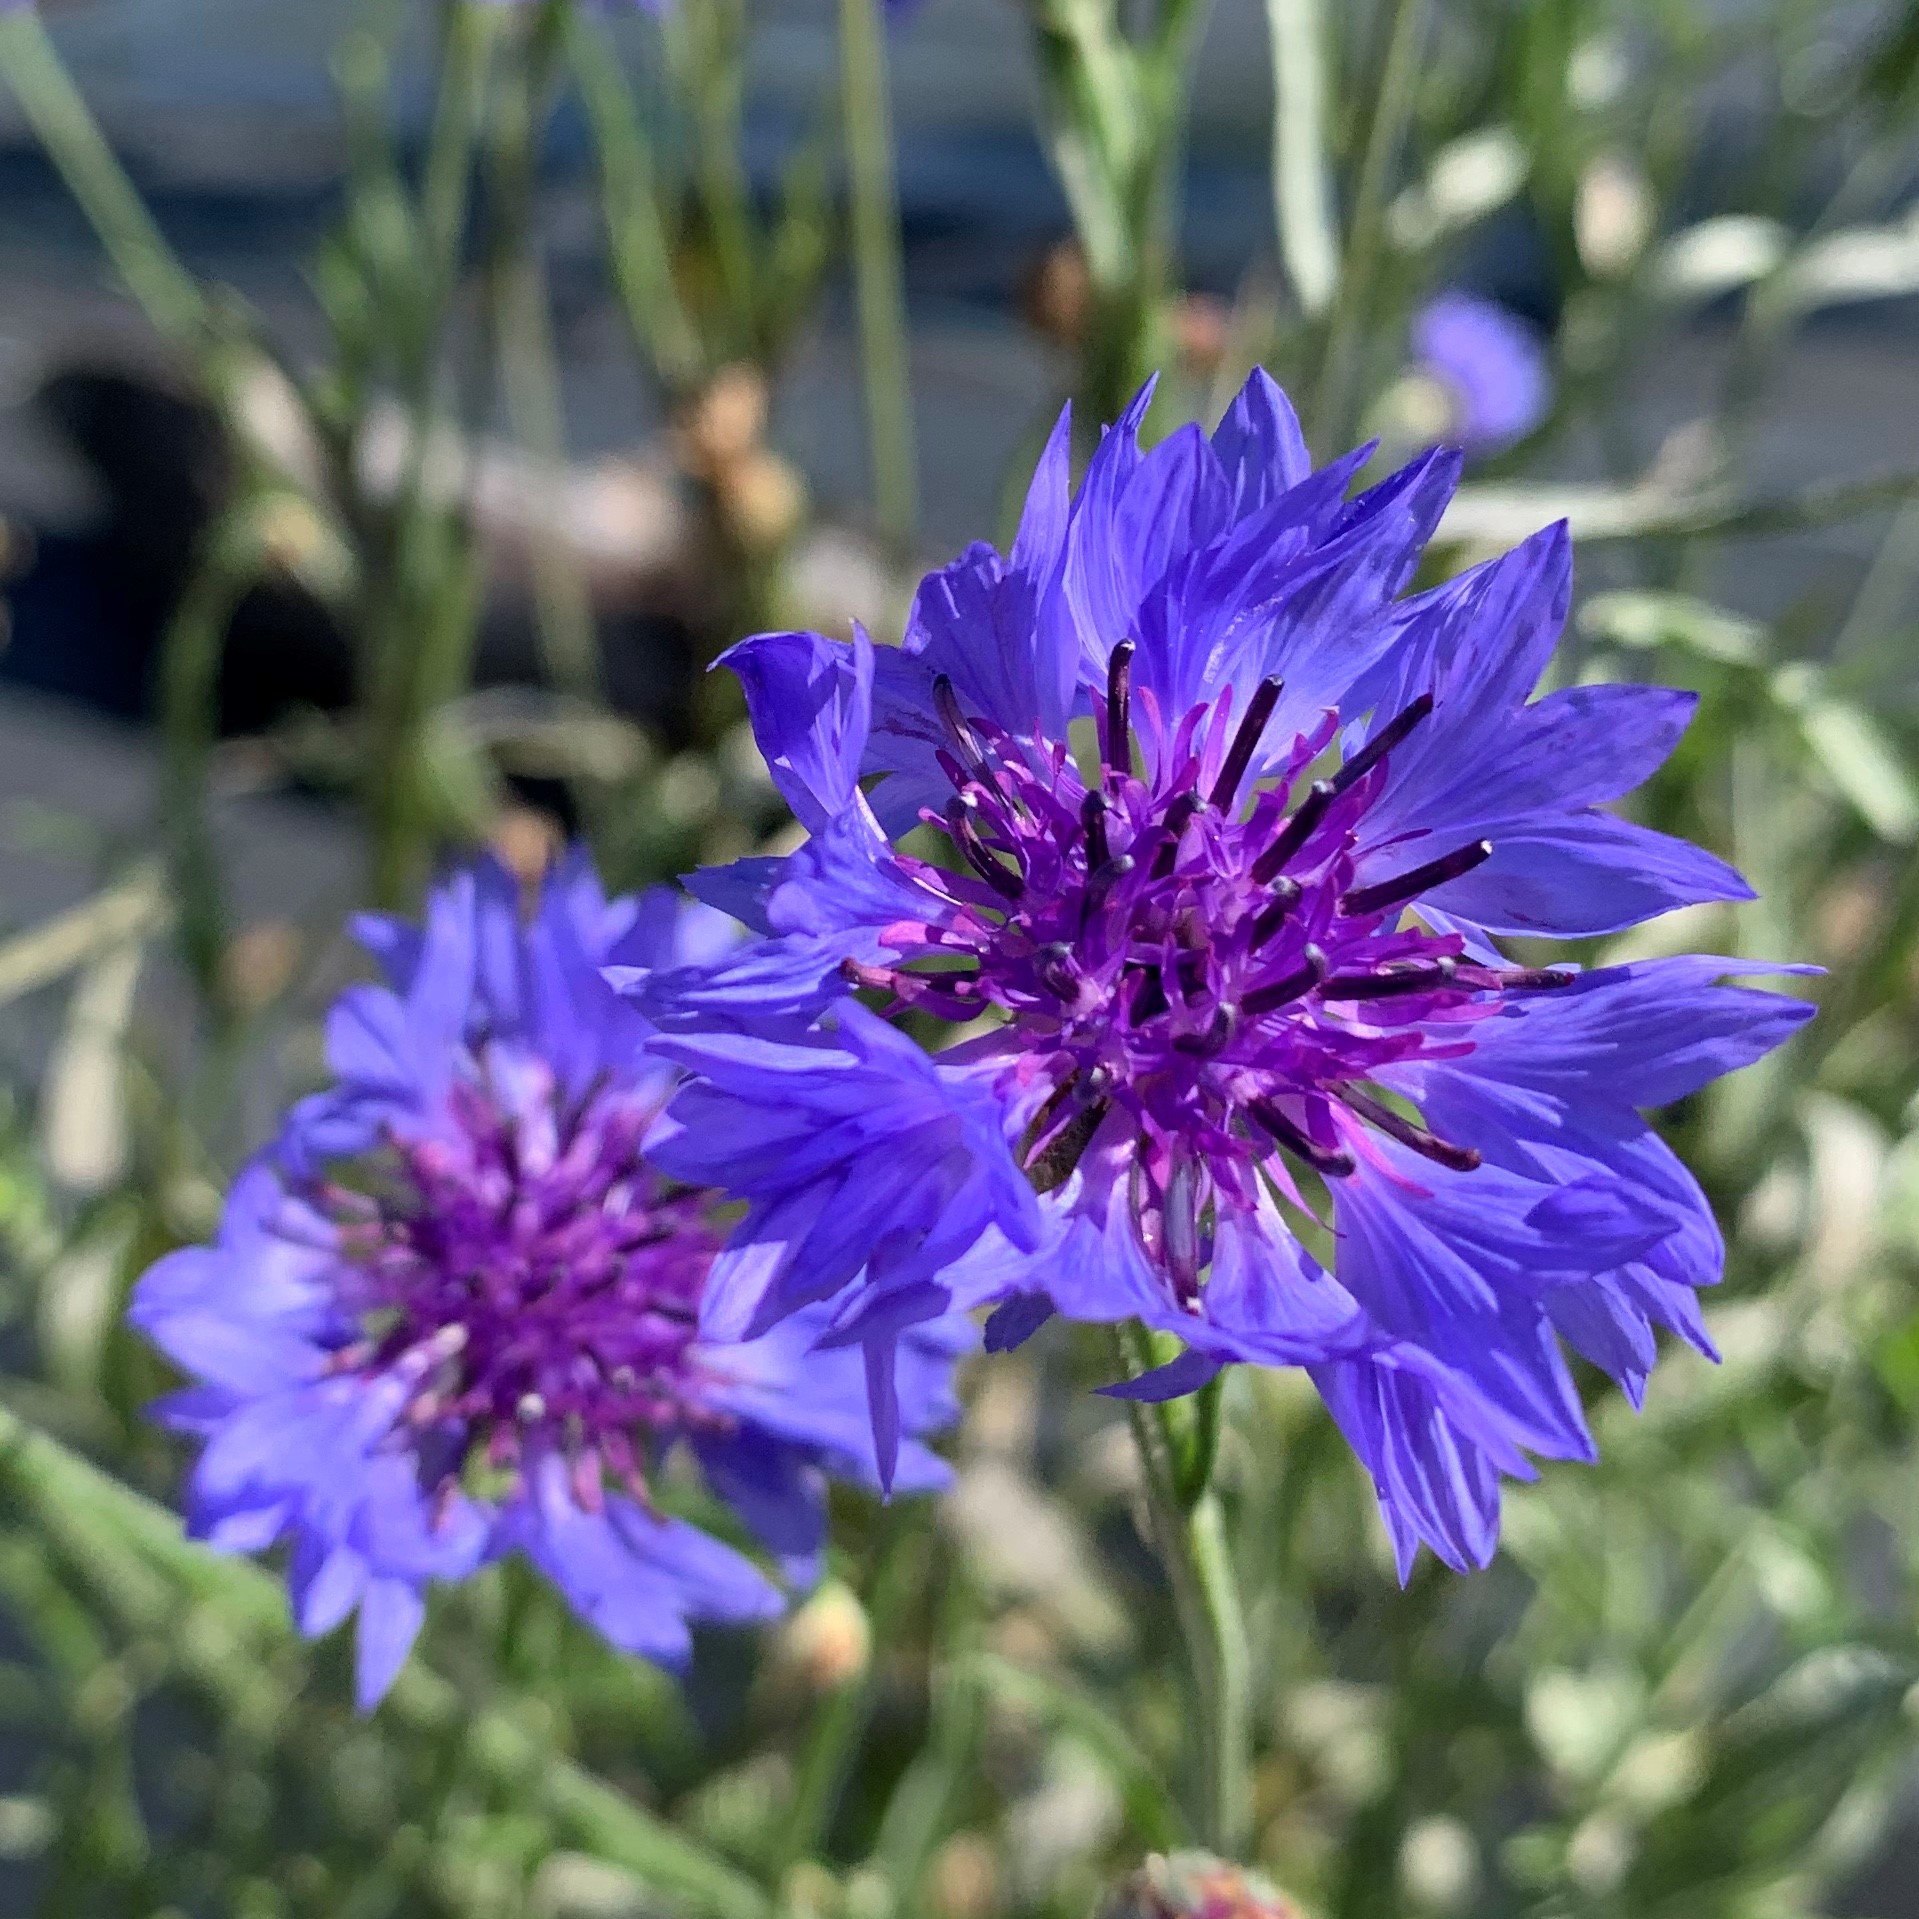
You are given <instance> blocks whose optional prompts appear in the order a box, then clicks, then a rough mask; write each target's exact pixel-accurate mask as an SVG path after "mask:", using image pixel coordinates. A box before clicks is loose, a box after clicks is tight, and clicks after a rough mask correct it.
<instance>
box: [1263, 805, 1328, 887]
mask: <svg viewBox="0 0 1919 1919" xmlns="http://www.w3.org/2000/svg"><path fill="white" fill-rule="evenodd" d="M1338 797H1339V795H1338V792H1337V790H1336V789H1335V788H1334V786H1333V783H1332V782H1331V781H1330V780H1315V781H1314V782H1313V783H1312V785H1311V787H1309V788H1308V789H1307V793H1306V797H1305V798H1304V799H1303V800H1302V801H1300V803H1299V806H1298V808H1297V810H1296V811H1295V812H1294V814H1293V816H1292V818H1291V819H1289V820H1288V821H1287V822H1286V824H1285V825H1284V826H1282V827H1281V828H1280V829H1279V835H1278V837H1277V838H1276V839H1275V840H1274V841H1273V843H1272V845H1270V846H1269V847H1267V849H1266V850H1265V852H1263V853H1262V854H1261V855H1260V856H1259V858H1258V859H1256V860H1255V861H1254V862H1253V878H1254V879H1255V880H1257V881H1258V882H1259V884H1260V885H1262V886H1264V885H1265V884H1266V882H1267V881H1268V880H1270V879H1272V878H1273V877H1274V875H1276V874H1277V873H1278V872H1279V870H1280V868H1281V867H1282V866H1284V865H1285V864H1286V862H1287V861H1288V860H1290V859H1291V858H1292V857H1293V855H1294V854H1295V853H1297V852H1298V851H1299V849H1300V848H1301V847H1302V846H1304V845H1305V844H1306V842H1307V841H1308V840H1309V839H1311V838H1312V836H1313V830H1314V828H1316V827H1317V826H1318V825H1319V823H1320V821H1321V820H1323V819H1324V818H1325V817H1326V809H1327V808H1328V807H1329V806H1331V805H1332V803H1333V801H1334V800H1336V799H1337V798H1338Z"/></svg>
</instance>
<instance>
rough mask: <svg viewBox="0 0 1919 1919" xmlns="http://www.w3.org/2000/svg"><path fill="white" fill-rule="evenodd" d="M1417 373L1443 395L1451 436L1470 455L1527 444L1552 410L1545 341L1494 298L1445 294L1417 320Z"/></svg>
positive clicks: (1414, 331) (1414, 343)
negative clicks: (1522, 443)
mask: <svg viewBox="0 0 1919 1919" xmlns="http://www.w3.org/2000/svg"><path fill="white" fill-rule="evenodd" d="M1412 350H1413V368H1414V371H1415V372H1417V373H1420V374H1423V375H1424V376H1425V377H1426V378H1427V379H1429V380H1431V381H1432V382H1433V383H1434V384H1435V385H1436V386H1437V387H1438V388H1439V390H1440V392H1441V394H1442V395H1443V396H1444V399H1445V402H1446V406H1447V410H1448V413H1449V416H1450V417H1449V418H1448V420H1447V423H1446V431H1445V435H1444V437H1445V438H1446V439H1447V440H1448V441H1449V442H1450V443H1451V444H1453V445H1455V446H1459V447H1463V448H1464V449H1465V451H1466V452H1467V453H1469V454H1487V453H1498V452H1500V451H1502V450H1503V449H1504V448H1506V447H1509V446H1511V445H1512V444H1513V443H1514V442H1515V441H1517V440H1523V439H1524V438H1525V437H1526V435H1527V434H1529V433H1530V432H1531V431H1532V430H1533V428H1534V427H1536V426H1537V425H1538V424H1539V423H1540V421H1541V420H1543V419H1544V418H1545V417H1546V412H1547V409H1548V408H1549V407H1550V406H1551V404H1552V375H1551V373H1550V372H1549V370H1548V368H1547V364H1546V353H1545V349H1544V348H1543V347H1542V346H1541V345H1540V342H1539V336H1538V335H1537V334H1535V333H1534V332H1533V330H1532V328H1531V327H1529V326H1528V325H1527V324H1526V323H1525V321H1523V320H1522V319H1520V318H1519V317H1518V316H1517V315H1516V314H1513V313H1509V312H1508V311H1507V310H1506V309H1505V308H1504V307H1502V306H1496V305H1495V304H1494V303H1493V302H1492V301H1490V300H1482V299H1479V298H1477V297H1476V296H1475V295H1473V294H1470V293H1460V292H1457V291H1454V292H1448V293H1441V294H1439V295H1437V296H1436V297H1435V298H1433V299H1431V300H1429V301H1428V302H1427V303H1426V305H1425V306H1423V307H1422V308H1421V309H1420V310H1419V312H1418V313H1417V314H1415V315H1414V316H1413V328H1412Z"/></svg>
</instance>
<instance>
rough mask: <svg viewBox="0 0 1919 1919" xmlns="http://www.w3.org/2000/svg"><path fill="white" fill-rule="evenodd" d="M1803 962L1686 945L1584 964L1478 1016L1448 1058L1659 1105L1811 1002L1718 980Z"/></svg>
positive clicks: (1493, 1073) (1759, 1046) (1776, 1041)
mask: <svg viewBox="0 0 1919 1919" xmlns="http://www.w3.org/2000/svg"><path fill="white" fill-rule="evenodd" d="M1807 970H1809V969H1806V968H1799V967H1779V966H1770V965H1767V964H1765V963H1764V962H1762V961H1756V960H1740V959H1718V958H1714V957H1712V956H1710V955H1705V954H1696V955H1687V956H1684V957H1681V958H1676V959H1661V960H1645V961H1640V962H1636V963H1635V964H1633V965H1630V966H1613V967H1607V968H1605V969H1603V970H1602V971H1598V972H1592V973H1584V974H1581V975H1580V976H1579V978H1578V979H1577V981H1576V982H1575V983H1574V984H1573V985H1571V986H1566V987H1561V988H1559V989H1558V990H1557V991H1555V992H1551V993H1541V994H1538V995H1536V996H1527V997H1522V998H1517V999H1515V1000H1514V1001H1513V1002H1512V1004H1511V1007H1510V1010H1509V1011H1507V1012H1506V1013H1505V1014H1503V1015H1502V1016H1501V1017H1500V1018H1498V1019H1493V1020H1488V1021H1486V1022H1484V1024H1482V1025H1480V1026H1478V1027H1476V1028H1475V1029H1474V1032H1473V1041H1474V1045H1473V1051H1472V1054H1471V1056H1470V1058H1469V1059H1467V1060H1464V1061H1460V1062H1458V1063H1457V1064H1456V1065H1455V1066H1454V1068H1453V1070H1455V1071H1458V1072H1462V1073H1467V1074H1470V1075H1472V1076H1473V1077H1475V1078H1480V1079H1491V1080H1498V1081H1503V1082H1505V1083H1507V1084H1509V1085H1512V1086H1516V1087H1527V1088H1533V1089H1536V1090H1538V1091H1540V1092H1543V1093H1547V1094H1555V1095H1561V1096H1567V1097H1571V1096H1575V1095H1576V1096H1578V1097H1584V1098H1593V1099H1601V1100H1612V1101H1616V1102H1617V1103H1618V1104H1620V1105H1623V1106H1631V1107H1655V1106H1667V1105H1670V1104H1671V1103H1672V1102H1673V1101H1674V1100H1679V1099H1684V1098H1686V1097H1687V1095H1688V1094H1691V1093H1696V1092H1697V1091H1698V1090H1699V1089H1700V1088H1701V1087H1702V1086H1704V1085H1706V1084H1707V1083H1708V1081H1711V1080H1715V1079H1717V1078H1718V1077H1719V1076H1720V1075H1721V1074H1722V1073H1733V1072H1737V1071H1738V1070H1739V1068H1741V1067H1742V1066H1747V1065H1750V1064H1751V1063H1752V1062H1753V1061H1754V1060H1756V1059H1759V1058H1761V1057H1763V1056H1764V1055H1765V1054H1767V1053H1769V1052H1771V1051H1772V1050H1773V1048H1774V1047H1776V1046H1779V1045H1782V1044H1783V1043H1784V1042H1785V1041H1786V1040H1788V1039H1790V1038H1791V1037H1792V1035H1793V1034H1794V1033H1795V1032H1797V1031H1798V1029H1799V1028H1800V1027H1801V1026H1802V1025H1804V1024H1805V1022H1806V1021H1807V1020H1809V1019H1810V1018H1811V1017H1812V1016H1813V1013H1814V1011H1815V1008H1814V1007H1813V1006H1812V1004H1811V1003H1810V1002H1809V1001H1806V1000H1802V999H1794V998H1791V997H1789V996H1788V995H1786V994H1784V993H1766V992H1759V991H1756V990H1754V989H1753V988H1751V987H1745V986H1727V985H1723V984H1721V982H1722V981H1724V980H1726V979H1728V978H1733V979H1737V978H1740V977H1742V976H1746V977H1750V976H1754V975H1760V974H1768V973H1804V972H1805V971H1807Z"/></svg>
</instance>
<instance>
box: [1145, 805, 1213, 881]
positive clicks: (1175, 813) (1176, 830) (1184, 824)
mask: <svg viewBox="0 0 1919 1919" xmlns="http://www.w3.org/2000/svg"><path fill="white" fill-rule="evenodd" d="M1204 804H1205V802H1204V801H1202V800H1201V798H1200V797H1199V795H1198V794H1197V793H1193V792H1186V793H1182V794H1180V796H1179V797H1178V798H1177V799H1176V800H1174V802H1173V803H1172V805H1171V806H1169V807H1168V808H1167V809H1166V823H1165V825H1164V826H1163V827H1162V828H1161V829H1160V830H1161V833H1162V835H1163V837H1162V838H1161V840H1160V843H1159V851H1158V852H1157V853H1156V854H1154V856H1153V878H1154V879H1156V880H1163V879H1165V878H1166V876H1167V875H1168V874H1169V873H1171V872H1172V870H1173V862H1174V861H1175V860H1177V859H1178V858H1179V843H1180V841H1181V840H1182V839H1184V838H1185V836H1186V829H1187V828H1188V827H1189V826H1191V825H1192V823H1193V817H1194V815H1195V814H1197V813H1198V811H1199V809H1200V807H1201V806H1202V805H1204Z"/></svg>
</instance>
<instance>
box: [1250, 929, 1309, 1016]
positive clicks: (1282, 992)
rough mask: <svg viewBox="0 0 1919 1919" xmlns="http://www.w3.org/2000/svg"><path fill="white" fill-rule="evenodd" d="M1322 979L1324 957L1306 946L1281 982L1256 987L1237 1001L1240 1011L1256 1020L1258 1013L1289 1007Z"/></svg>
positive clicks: (1275, 981)
mask: <svg viewBox="0 0 1919 1919" xmlns="http://www.w3.org/2000/svg"><path fill="white" fill-rule="evenodd" d="M1325 977H1326V955H1325V954H1324V953H1322V952H1321V951H1320V949H1319V948H1318V947H1317V946H1308V947H1307V948H1306V951H1305V953H1304V954H1303V955H1302V956H1301V958H1300V963H1299V965H1298V966H1297V967H1295V968H1294V969H1293V971H1292V972H1290V973H1288V974H1287V975H1286V976H1285V978H1284V979H1277V980H1274V981H1273V983H1272V984H1271V985H1270V986H1258V987H1255V988H1254V989H1253V991H1252V992H1250V993H1248V994H1247V995H1246V996H1245V997H1244V998H1243V999H1242V1000H1241V1001H1240V1003H1239V1009H1240V1011H1241V1012H1242V1013H1245V1014H1246V1015H1247V1016H1248V1017H1249V1018H1254V1019H1256V1018H1257V1017H1258V1016H1259V1015H1260V1014H1261V1013H1270V1012H1272V1011H1273V1010H1274V1009H1275V1008H1277V1007H1281V1006H1285V1005H1288V1004H1290V1003H1291V1002H1292V1001H1293V1000H1296V999H1298V998H1299V996H1300V995H1301V994H1302V993H1310V992H1311V991H1312V990H1313V988H1314V987H1315V986H1317V985H1318V984H1319V983H1320V981H1321V980H1323V979H1324V978H1325Z"/></svg>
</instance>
